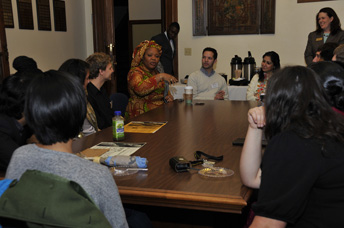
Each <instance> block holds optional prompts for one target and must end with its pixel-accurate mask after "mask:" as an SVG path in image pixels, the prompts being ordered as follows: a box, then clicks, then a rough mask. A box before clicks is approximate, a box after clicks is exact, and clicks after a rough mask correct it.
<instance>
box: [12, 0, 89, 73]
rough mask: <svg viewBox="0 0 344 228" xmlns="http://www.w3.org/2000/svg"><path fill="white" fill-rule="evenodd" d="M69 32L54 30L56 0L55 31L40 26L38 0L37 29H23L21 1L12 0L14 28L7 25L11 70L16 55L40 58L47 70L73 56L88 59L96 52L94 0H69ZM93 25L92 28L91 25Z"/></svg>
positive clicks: (40, 63)
mask: <svg viewBox="0 0 344 228" xmlns="http://www.w3.org/2000/svg"><path fill="white" fill-rule="evenodd" d="M65 5H66V19H67V32H55V31H54V29H55V28H54V18H53V17H54V14H53V1H52V0H50V9H51V10H50V17H51V28H52V30H51V31H40V30H38V24H37V11H36V10H37V8H36V0H32V10H33V17H34V30H24V29H19V24H18V15H17V1H16V0H12V10H13V19H14V28H7V29H6V36H7V46H8V51H9V55H10V56H9V62H10V65H11V69H10V70H11V73H14V72H15V70H14V69H13V68H12V62H13V59H14V58H15V57H17V56H19V55H27V56H29V57H32V58H33V59H35V60H36V62H37V64H38V67H39V68H40V69H42V70H43V71H46V70H49V69H57V68H58V67H59V66H60V65H61V64H62V63H63V62H64V61H65V60H67V59H69V58H80V59H85V58H86V57H87V56H88V55H89V54H90V53H92V52H93V37H92V25H91V11H92V10H91V9H92V8H91V0H72V1H70V0H68V1H65ZM90 27H91V28H90Z"/></svg>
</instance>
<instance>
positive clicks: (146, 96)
mask: <svg viewBox="0 0 344 228" xmlns="http://www.w3.org/2000/svg"><path fill="white" fill-rule="evenodd" d="M160 56H161V46H160V45H159V44H157V43H155V41H149V40H145V41H143V42H141V43H140V44H139V45H138V46H137V47H136V48H135V50H134V53H133V60H132V62H131V69H130V71H129V73H128V78H127V79H128V90H129V94H130V98H129V103H128V106H127V113H126V117H127V118H128V117H129V118H133V117H135V116H138V115H140V114H142V113H145V112H148V111H150V110H152V109H155V108H157V107H159V106H160V105H162V104H164V99H165V100H166V101H167V102H171V101H173V96H172V95H170V94H168V95H167V96H164V91H165V81H166V82H168V83H175V82H177V79H176V78H175V77H173V76H172V75H169V74H166V73H159V72H158V71H157V69H156V68H157V65H158V63H159V60H160Z"/></svg>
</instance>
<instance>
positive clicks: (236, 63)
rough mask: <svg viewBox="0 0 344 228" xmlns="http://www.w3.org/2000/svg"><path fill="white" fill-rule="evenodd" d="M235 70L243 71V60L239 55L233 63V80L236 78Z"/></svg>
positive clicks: (233, 59)
mask: <svg viewBox="0 0 344 228" xmlns="http://www.w3.org/2000/svg"><path fill="white" fill-rule="evenodd" d="M235 70H242V60H241V58H240V57H239V56H237V55H235V56H234V58H232V61H231V78H235Z"/></svg>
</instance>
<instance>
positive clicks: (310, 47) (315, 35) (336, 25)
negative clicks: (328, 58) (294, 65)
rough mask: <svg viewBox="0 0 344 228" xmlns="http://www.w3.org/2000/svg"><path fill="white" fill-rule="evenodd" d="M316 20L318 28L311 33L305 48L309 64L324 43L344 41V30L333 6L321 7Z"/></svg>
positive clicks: (341, 42)
mask: <svg viewBox="0 0 344 228" xmlns="http://www.w3.org/2000/svg"><path fill="white" fill-rule="evenodd" d="M315 21H316V30H315V31H314V32H311V33H309V35H308V41H307V46H306V50H305V61H306V64H307V65H309V64H311V63H312V61H313V59H314V57H315V54H316V52H317V50H318V48H319V47H320V46H321V45H323V44H324V43H328V42H334V43H338V44H343V43H344V31H343V30H342V28H341V24H340V20H339V18H338V16H337V14H336V12H335V11H334V10H333V9H332V8H330V7H325V8H322V9H320V10H319V12H318V13H317V15H316V17H315Z"/></svg>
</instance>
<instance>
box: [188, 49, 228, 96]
mask: <svg viewBox="0 0 344 228" xmlns="http://www.w3.org/2000/svg"><path fill="white" fill-rule="evenodd" d="M216 61H217V51H216V50H215V49H214V48H210V47H207V48H205V49H204V50H203V52H202V67H201V69H200V70H198V71H195V72H193V73H191V74H190V76H189V78H188V86H192V88H193V99H195V100H228V87H227V83H226V80H225V79H224V78H223V77H222V76H221V75H219V74H218V73H216V72H215V71H214V69H213V66H214V64H215V63H216Z"/></svg>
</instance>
